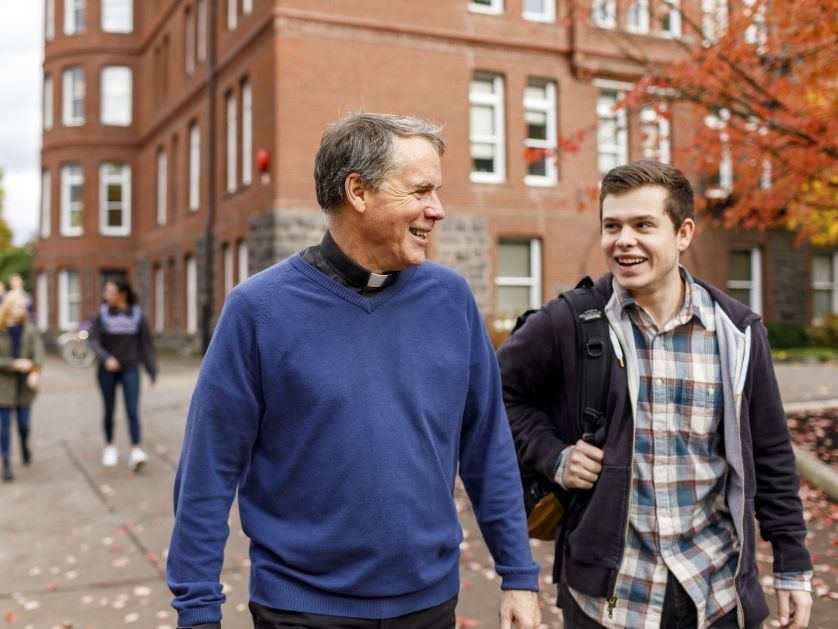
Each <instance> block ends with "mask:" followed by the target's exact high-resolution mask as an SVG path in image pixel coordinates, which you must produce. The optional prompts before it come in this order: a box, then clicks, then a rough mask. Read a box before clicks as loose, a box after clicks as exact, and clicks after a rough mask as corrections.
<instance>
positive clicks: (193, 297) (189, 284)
mask: <svg viewBox="0 0 838 629" xmlns="http://www.w3.org/2000/svg"><path fill="white" fill-rule="evenodd" d="M197 331H198V268H197V265H196V263H195V256H188V257H187V258H186V332H187V333H189V334H194V333H195V332H197Z"/></svg>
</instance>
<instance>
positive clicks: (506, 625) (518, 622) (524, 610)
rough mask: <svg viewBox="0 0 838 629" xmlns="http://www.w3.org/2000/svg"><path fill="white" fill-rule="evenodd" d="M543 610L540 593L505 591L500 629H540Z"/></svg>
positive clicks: (501, 596) (502, 597)
mask: <svg viewBox="0 0 838 629" xmlns="http://www.w3.org/2000/svg"><path fill="white" fill-rule="evenodd" d="M540 626H541V608H540V607H539V606H538V593H537V592H530V591H529V590H504V591H503V592H501V595H500V629H512V627H517V629H538V628H539V627H540Z"/></svg>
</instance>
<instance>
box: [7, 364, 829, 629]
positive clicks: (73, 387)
mask: <svg viewBox="0 0 838 629" xmlns="http://www.w3.org/2000/svg"><path fill="white" fill-rule="evenodd" d="M777 372H778V377H779V381H780V386H781V390H782V392H783V396H784V400H785V401H787V402H792V401H807V402H811V401H812V400H819V399H820V400H823V399H833V400H834V399H838V365H835V364H831V365H778V369H777ZM196 375H197V363H196V362H192V363H189V362H184V361H176V360H164V361H163V364H162V365H161V378H160V380H159V383H158V384H157V386H155V387H154V388H148V386H147V384H148V383H147V381H146V382H144V385H143V392H142V397H141V408H142V411H141V416H142V421H143V429H144V445H145V447H146V448H147V450H148V451H149V454H150V455H151V460H150V461H149V463H148V465H147V466H146V467H145V469H144V470H143V471H142V473H141V474H139V475H136V476H135V475H134V474H132V473H131V472H130V471H129V470H128V469H127V467H126V459H127V453H128V438H127V425H126V421H125V418H124V414H123V412H122V409H121V408H119V410H118V412H117V419H116V421H117V430H116V434H117V444H118V445H119V448H120V451H121V455H122V458H121V460H120V464H119V466H118V467H116V468H112V469H104V468H102V466H101V464H100V456H101V451H102V445H103V444H102V436H101V428H100V422H101V419H100V415H101V410H100V407H101V403H100V400H99V393H98V390H97V389H96V387H95V383H94V372H93V370H92V369H86V370H75V369H72V368H70V367H67V366H66V365H64V364H63V363H61V362H60V361H58V360H57V359H55V358H50V359H49V360H48V362H47V366H46V368H45V370H44V378H43V385H42V393H41V395H40V396H39V398H38V399H37V401H36V402H35V406H34V409H33V420H32V422H33V437H32V439H33V443H32V446H33V447H32V451H33V458H34V461H33V464H32V465H31V467H28V468H24V467H22V466H21V465H20V463H19V457H18V454H17V452H18V450H17V440H16V436H17V435H16V434H15V435H14V437H15V440H14V442H13V444H14V445H13V461H14V471H15V475H16V479H15V481H14V482H12V483H4V484H2V485H0V505H2V508H0V627H6V626H8V627H10V628H11V629H14V628H15V627H19V628H21V629H53V628H56V627H57V628H59V629H70V628H72V629H111V628H113V627H122V626H133V627H137V628H141V629H174V627H176V625H177V623H176V616H175V614H174V612H173V610H172V609H171V608H170V607H169V601H170V600H171V595H170V594H169V592H168V589H167V588H166V584H165V580H164V577H163V572H164V567H165V557H166V549H167V546H168V542H169V535H170V532H171V524H172V515H171V514H172V504H171V487H172V480H173V476H174V470H175V466H176V464H177V458H178V453H179V451H180V445H181V440H182V434H183V424H184V420H185V417H186V412H187V406H188V403H189V397H190V394H191V391H192V388H193V386H194V382H195V378H196ZM118 404H121V397H120V399H119V400H118ZM457 501H458V506H459V507H461V513H462V524H463V529H464V531H465V535H466V540H465V542H464V544H463V560H462V564H461V579H462V582H463V588H462V591H461V594H460V604H459V606H458V615H459V616H460V617H461V619H462V623H461V624H462V626H464V627H486V628H494V627H497V621H496V617H497V599H498V588H499V584H498V582H497V580H496V577H495V575H494V571H493V569H492V567H491V566H492V564H491V561H490V559H489V557H488V554H487V552H486V550H485V546H484V545H483V543H482V540H481V538H480V534H479V531H478V529H477V526H476V524H475V522H474V519H473V517H472V516H471V512H470V509H469V507H468V501H467V499H466V498H465V497H464V496H463V495H462V494H461V493H458V496H457ZM230 524H231V535H230V541H229V542H228V545H227V554H226V558H225V564H224V571H223V574H222V580H223V582H224V583H225V584H226V588H225V589H226V591H227V596H228V602H227V604H226V605H225V606H224V628H225V629H249V628H250V627H251V623H250V614H249V613H248V611H247V581H248V569H249V566H248V558H247V541H246V539H245V538H244V536H243V534H242V533H241V530H240V527H239V522H238V514H237V513H236V511H235V507H234V510H233V513H232V514H231V518H230ZM814 535H815V537H817V538H818V539H816V540H815V543H816V545H817V546H818V547H820V546H823V547H824V548H828V547H831V544H832V538H833V537H834V535H835V534H834V532H832V531H828V530H826V531H815V532H814ZM830 536H832V537H830ZM821 537H822V538H823V539H820V538H821ZM533 549H534V553H535V555H536V560H537V561H539V562H541V564H542V567H543V569H542V573H543V574H544V575H545V576H546V575H549V574H550V571H551V562H552V544H546V543H544V544H540V543H534V545H533ZM823 561H824V559H823V558H822V559H821V562H823ZM831 578H832V579H833V582H832V583H831V589H833V590H834V589H838V588H836V585H835V582H834V578H835V577H834V575H833V576H832V577H831ZM544 590H545V591H544V593H543V595H542V596H543V600H544V602H545V607H544V610H543V613H544V623H545V624H544V627H547V628H558V627H561V621H560V619H559V613H558V610H556V609H555V608H554V607H553V602H554V598H555V588H554V586H553V585H551V584H550V583H549V579H548V582H547V585H546V586H545V588H544ZM772 603H773V602H772ZM835 607H836V605H835V603H833V602H827V601H817V602H816V604H815V612H814V616H813V621H812V622H811V623H810V627H814V628H818V627H823V628H826V627H832V626H835V623H836V621H835V618H838V609H833V608H835Z"/></svg>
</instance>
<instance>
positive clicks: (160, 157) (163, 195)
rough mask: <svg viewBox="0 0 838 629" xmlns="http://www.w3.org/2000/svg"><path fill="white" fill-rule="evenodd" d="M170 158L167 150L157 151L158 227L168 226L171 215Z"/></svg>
mask: <svg viewBox="0 0 838 629" xmlns="http://www.w3.org/2000/svg"><path fill="white" fill-rule="evenodd" d="M168 200H169V157H168V155H167V154H166V149H164V148H162V147H161V148H159V149H157V225H158V226H160V227H162V226H163V225H165V224H166V221H167V219H168V214H169V204H168Z"/></svg>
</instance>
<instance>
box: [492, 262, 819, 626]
mask: <svg viewBox="0 0 838 629" xmlns="http://www.w3.org/2000/svg"><path fill="white" fill-rule="evenodd" d="M611 279H612V278H611V275H610V274H606V275H604V276H603V277H601V278H599V279H598V280H597V282H596V288H597V290H598V291H599V292H600V293H601V294H602V295H603V298H604V299H605V301H606V303H607V304H608V305H607V306H606V314H607V316H608V319H609V323H610V325H611V330H612V333H613V338H612V341H617V343H616V344H615V358H614V361H613V363H612V365H611V386H610V390H609V391H608V393H607V402H606V413H607V415H608V418H609V420H608V421H609V429H608V436H607V439H606V442H605V447H604V459H603V469H602V473H601V474H600V478H599V481H598V482H597V484H596V487H595V488H594V490H593V491H592V492H591V495H590V500H589V501H580V505H579V507H578V508H577V509H574V510H573V511H572V512H571V513H569V514H567V515H566V517H565V520H564V522H563V525H564V526H565V527H566V529H567V530H566V541H565V545H564V549H563V557H562V579H563V580H564V581H565V582H566V583H567V584H568V585H569V586H570V587H571V588H573V589H575V590H578V591H580V592H583V593H585V594H588V595H590V596H596V597H602V598H608V597H610V596H612V594H613V592H614V586H615V582H616V578H617V572H618V570H619V567H620V563H621V560H622V556H623V549H624V544H625V532H626V527H627V526H628V503H629V490H630V483H631V474H632V457H633V452H634V411H635V408H636V406H635V402H633V400H636V392H637V390H638V387H639V376H638V369H637V359H636V356H635V355H634V349H633V345H632V344H629V343H626V341H625V339H626V338H627V336H628V335H629V334H630V333H631V329H630V323H628V322H621V321H620V318H619V315H618V314H617V306H616V300H615V299H612V295H613V287H612V283H611ZM696 281H698V280H696ZM699 283H700V284H701V285H702V286H703V287H704V288H706V289H707V290H708V291H709V292H710V294H711V295H712V297H713V299H714V300H715V302H716V319H717V337H718V341H719V353H720V358H721V363H722V379H723V383H724V417H723V421H722V425H723V431H724V443H725V446H724V447H725V458H726V459H727V461H728V464H729V474H728V482H727V489H726V495H727V501H728V506H729V508H730V511H731V516H732V518H733V521H734V526H735V528H736V532H737V536H738V538H739V541H740V548H741V549H742V550H741V553H740V558H739V567H738V570H737V575H736V591H737V594H738V597H739V601H740V602H741V605H740V606H739V607H740V615H739V620H740V624H742V622H743V614H744V621H745V622H746V623H747V624H748V625H751V624H753V623H757V622H759V621H761V620H763V619H764V618H766V617H767V616H768V607H767V604H766V601H765V596H764V595H763V592H762V588H761V586H760V583H759V578H758V574H757V566H756V560H755V545H756V539H755V537H756V535H755V525H754V515H756V518H757V519H758V520H759V523H760V532H761V534H762V536H763V537H764V538H765V539H766V540H768V541H770V542H771V544H772V547H773V550H774V571H775V572H802V571H806V570H811V569H812V564H811V560H810V558H809V553H808V551H807V550H806V546H805V537H806V525H805V523H804V521H803V510H802V505H801V502H800V498H799V496H798V489H799V484H800V483H799V478H798V476H797V468H796V464H795V457H794V452H793V450H792V447H791V441H790V436H789V430H788V425H787V422H786V416H785V412H784V410H783V405H782V401H781V399H780V393H779V389H778V387H777V381H776V378H775V375H774V368H773V364H772V362H771V353H770V349H769V346H768V337H767V334H766V330H765V327H764V326H763V325H762V323H761V321H760V318H759V316H758V315H756V314H755V313H753V312H752V311H750V310H749V309H748V308H746V307H745V306H744V305H743V304H741V303H739V302H738V301H735V300H734V299H732V298H730V297H729V296H727V295H726V294H724V293H722V292H721V291H719V290H718V289H716V288H714V287H712V286H709V285H707V284H705V283H703V282H700V281H699ZM498 360H499V362H500V368H501V377H502V379H503V391H504V402H505V403H506V410H507V414H508V415H509V422H510V425H511V427H512V433H513V436H514V439H515V447H516V449H517V452H518V458H519V460H520V461H521V463H522V465H523V466H524V467H530V468H534V469H536V470H538V471H539V472H541V473H542V474H544V475H545V476H546V477H548V478H552V477H553V475H554V469H555V466H556V463H557V461H558V458H559V454H560V453H561V452H562V450H564V449H565V448H566V447H568V446H570V445H573V444H574V443H575V442H576V441H577V439H578V437H579V435H578V433H577V430H576V421H575V417H574V415H575V411H576V408H577V400H576V397H577V383H576V377H577V374H578V373H579V370H578V369H577V364H576V363H577V351H576V339H575V327H574V325H573V321H572V319H571V313H570V309H569V307H568V305H567V303H566V302H565V301H564V300H562V299H553V300H551V301H550V302H548V303H547V304H546V305H545V306H544V307H542V309H541V310H540V311H538V312H536V313H535V314H533V315H532V316H530V317H529V318H528V319H527V322H526V324H525V325H524V326H523V327H522V328H521V329H520V330H518V331H517V332H516V333H515V334H514V335H512V336H511V337H510V338H509V339H508V340H507V341H506V343H504V345H503V346H502V347H501V348H500V350H499V351H498ZM623 365H624V366H623Z"/></svg>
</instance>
